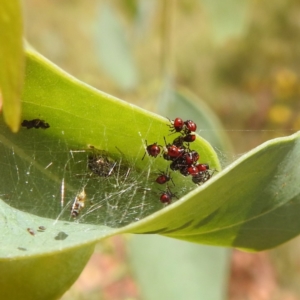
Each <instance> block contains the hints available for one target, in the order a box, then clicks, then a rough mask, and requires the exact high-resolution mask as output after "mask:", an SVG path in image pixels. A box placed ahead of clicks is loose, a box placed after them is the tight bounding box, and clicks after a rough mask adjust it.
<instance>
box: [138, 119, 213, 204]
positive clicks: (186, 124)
mask: <svg viewBox="0 0 300 300" xmlns="http://www.w3.org/2000/svg"><path fill="white" fill-rule="evenodd" d="M170 123H171V124H170V125H168V126H169V127H170V132H171V134H173V133H180V135H179V136H178V137H176V138H175V139H174V140H173V142H172V144H170V143H167V141H166V138H165V137H164V140H165V146H164V147H163V146H161V145H158V143H154V144H151V145H148V144H147V141H146V152H145V154H144V156H143V158H142V159H144V157H145V155H146V153H148V155H149V156H152V157H157V156H158V155H159V154H160V153H161V150H162V149H163V155H162V156H163V158H164V159H165V160H168V161H171V164H170V169H171V170H172V171H178V172H180V173H181V174H182V175H183V176H192V181H193V182H194V183H196V184H199V185H200V184H202V183H204V182H206V181H207V180H208V179H209V178H210V177H211V176H212V172H211V170H210V169H209V165H208V164H203V163H199V162H198V160H199V158H200V155H199V153H198V152H197V151H195V150H191V149H190V143H192V142H194V141H195V140H196V135H195V134H193V132H195V131H196V130H197V125H196V123H195V122H193V121H192V120H187V121H183V120H182V119H181V118H176V119H175V120H172V121H171V120H170ZM169 181H172V183H173V184H174V182H173V180H172V178H171V176H170V173H169V171H168V169H167V171H166V172H160V173H159V176H158V177H157V178H156V182H157V183H159V184H165V183H167V182H169ZM174 185H175V184H174ZM173 197H175V198H177V196H176V195H175V194H173V193H172V192H171V190H170V187H169V186H168V185H167V188H166V191H162V193H161V195H160V201H161V202H162V203H164V204H170V203H171V201H172V198H173Z"/></svg>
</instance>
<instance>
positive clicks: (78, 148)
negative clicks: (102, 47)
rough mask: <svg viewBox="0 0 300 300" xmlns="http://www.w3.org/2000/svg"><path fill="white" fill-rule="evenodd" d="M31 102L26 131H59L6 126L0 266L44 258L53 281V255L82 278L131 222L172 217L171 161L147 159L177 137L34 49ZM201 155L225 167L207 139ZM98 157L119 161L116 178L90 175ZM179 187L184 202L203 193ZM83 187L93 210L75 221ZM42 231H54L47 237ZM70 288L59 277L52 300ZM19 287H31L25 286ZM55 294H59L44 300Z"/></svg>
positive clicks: (0, 141) (0, 137)
mask: <svg viewBox="0 0 300 300" xmlns="http://www.w3.org/2000/svg"><path fill="white" fill-rule="evenodd" d="M22 101H23V102H22V104H23V118H22V119H23V120H26V121H27V124H28V122H29V124H31V123H30V121H31V120H36V119H39V120H40V121H39V122H38V123H36V121H35V123H33V124H34V125H42V124H46V123H47V124H49V126H50V127H49V128H46V127H47V126H44V129H43V128H31V129H27V128H26V127H22V128H21V130H20V132H19V133H18V134H17V135H15V134H12V133H11V132H10V131H9V130H8V129H7V128H6V127H5V126H4V124H3V120H1V119H0V151H1V153H2V156H1V158H0V164H1V168H0V174H1V183H0V197H1V199H2V200H3V201H2V202H0V225H1V228H3V230H2V231H1V238H2V243H3V244H4V245H6V247H2V248H1V253H0V259H1V261H2V262H3V267H7V268H9V265H10V262H11V260H12V259H13V260H25V261H26V260H28V261H31V262H32V263H34V262H35V261H36V259H38V258H40V259H41V261H39V260H37V261H38V263H39V264H40V265H41V269H40V272H41V273H43V272H44V269H46V270H47V274H48V276H49V277H52V278H56V271H55V268H53V269H51V268H48V267H47V263H48V261H49V259H50V257H55V258H56V259H57V262H58V263H59V264H60V265H61V267H62V268H64V270H65V272H68V271H69V272H70V276H71V278H75V277H76V276H75V275H74V272H75V271H74V270H77V271H76V272H77V275H79V272H80V270H81V269H82V267H83V264H84V263H85V261H86V259H87V253H90V252H89V251H91V248H92V247H93V246H94V244H95V243H96V242H97V241H99V240H100V239H102V238H105V237H108V236H111V235H113V234H117V233H120V232H121V231H122V228H126V227H124V226H125V225H126V224H130V223H132V222H136V221H138V220H139V219H142V218H144V217H146V216H148V215H151V214H153V213H155V212H156V211H161V210H168V208H164V206H163V205H162V204H161V203H160V201H159V195H160V193H161V191H160V187H156V186H155V184H154V183H155V176H157V175H155V173H156V172H158V171H159V170H165V169H166V167H167V165H168V163H167V162H165V161H164V160H163V159H162V158H157V159H153V158H151V157H148V156H146V157H145V159H144V160H142V157H143V155H144V153H145V139H147V140H148V142H149V143H153V142H158V143H159V144H163V143H164V140H163V136H165V135H166V138H167V140H168V141H171V140H173V138H174V136H171V137H169V136H168V134H169V128H168V126H167V125H168V124H169V121H168V120H167V119H164V118H162V117H159V116H157V115H154V114H151V113H149V112H146V111H144V110H142V109H140V108H138V107H135V106H133V105H131V104H128V103H126V102H123V101H120V100H118V99H116V98H114V97H112V96H109V95H107V94H105V93H102V92H99V91H97V90H95V89H93V88H91V87H88V86H87V85H85V84H83V83H81V82H79V81H77V80H76V79H74V78H73V77H71V76H69V75H67V74H65V73H64V72H62V71H61V70H60V69H58V68H57V67H55V66H53V65H52V64H51V63H49V62H48V61H47V60H45V59H44V58H42V57H41V56H39V55H38V54H36V53H34V52H31V50H28V52H27V61H26V82H25V88H24V91H23V97H22ZM25 123H26V122H25ZM37 127H39V126H37ZM88 145H93V146H94V147H95V148H97V149H101V150H103V152H100V151H99V152H98V151H96V150H93V149H90V148H88ZM195 149H198V151H201V153H202V154H203V155H202V157H203V159H205V161H208V162H209V163H210V164H211V166H212V167H213V168H218V169H219V162H218V160H217V156H216V154H215V153H214V151H213V149H212V148H211V146H210V145H209V144H208V143H207V142H206V141H204V140H202V139H201V138H200V137H198V138H197V141H196V142H195ZM104 151H106V152H104ZM95 153H97V155H98V153H101V155H104V156H105V157H106V155H107V156H108V158H107V159H109V161H110V162H112V161H114V162H115V163H116V166H115V168H114V169H113V170H112V175H111V176H110V177H106V178H105V177H103V178H102V177H97V176H90V173H91V171H90V170H89V169H88V168H87V161H88V157H89V156H91V155H94V154H95ZM173 180H174V182H175V183H176V186H175V187H174V188H173V189H172V191H174V192H175V193H176V195H177V196H178V197H181V196H183V195H185V194H186V193H188V191H189V190H192V189H194V188H195V185H194V184H193V183H192V182H191V180H190V178H185V177H183V176H181V175H179V174H175V175H174V176H173ZM83 189H84V190H85V192H86V195H87V196H86V198H87V200H86V203H85V207H84V209H82V211H81V212H80V214H79V216H78V218H77V219H73V218H72V217H71V214H70V209H71V207H72V205H73V204H74V200H75V199H76V197H78V195H79V194H80V193H81V192H82V191H83ZM174 200H175V199H174ZM39 226H45V227H46V228H47V229H46V230H45V231H44V232H40V231H38V228H39ZM118 227H121V230H120V229H117V228H118ZM28 228H29V231H31V230H33V231H34V232H35V235H31V234H30V232H29V231H28ZM125 231H126V230H125ZM80 249H81V250H80ZM80 251H82V252H83V253H84V255H82V256H83V257H82V258H80V257H79V256H80V255H81V254H80V253H81V252H80ZM62 252H65V253H66V255H67V256H69V257H70V258H73V257H76V261H77V262H76V264H78V265H76V266H75V267H74V262H72V261H69V260H66V256H65V255H63V254H62ZM60 253H61V254H62V255H59V254H60ZM43 258H44V261H42V260H43ZM26 266H27V267H26ZM30 270H31V269H30V263H28V264H25V265H24V266H23V268H22V269H20V270H19V271H18V272H16V273H14V272H13V273H12V274H11V276H8V277H7V278H6V281H4V279H3V280H2V282H4V283H3V287H2V286H1V290H2V292H3V294H4V295H9V293H10V292H11V291H10V289H11V288H10V286H7V285H6V283H7V281H9V280H11V281H12V282H13V281H16V280H17V281H18V282H20V283H21V278H24V277H26V274H27V273H29V272H30ZM76 272H75V273H76ZM36 277H37V278H32V279H30V280H28V281H26V282H24V285H26V287H24V289H25V288H26V289H28V290H30V289H34V288H35V289H36V293H43V289H44V285H45V281H44V279H43V276H42V275H41V276H40V277H39V276H38V274H36ZM37 279H40V281H39V282H37ZM70 281H71V279H66V281H63V282H62V281H56V280H54V282H53V285H52V286H51V293H50V292H49V294H47V295H54V294H55V295H59V294H60V293H61V291H62V290H66V289H67V288H68V287H69V284H70ZM0 283H1V282H0ZM56 285H57V287H56V288H55V286H56ZM19 287H20V290H22V288H23V286H22V285H19ZM49 289H50V287H49ZM45 293H46V292H45ZM28 297H30V293H29V295H28ZM47 297H52V296H45V297H43V298H45V299H46V298H47ZM16 298H17V297H16ZM23 299H26V298H25V296H24V298H23Z"/></svg>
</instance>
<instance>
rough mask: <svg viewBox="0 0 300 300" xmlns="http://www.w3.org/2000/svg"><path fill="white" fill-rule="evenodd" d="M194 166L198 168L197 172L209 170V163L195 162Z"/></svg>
mask: <svg viewBox="0 0 300 300" xmlns="http://www.w3.org/2000/svg"><path fill="white" fill-rule="evenodd" d="M195 167H196V168H197V169H198V171H199V172H203V171H207V170H209V165H208V164H196V165H195Z"/></svg>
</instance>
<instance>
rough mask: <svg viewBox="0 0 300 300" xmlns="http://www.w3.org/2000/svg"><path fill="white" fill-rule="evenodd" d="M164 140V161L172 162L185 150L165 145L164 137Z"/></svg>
mask: <svg viewBox="0 0 300 300" xmlns="http://www.w3.org/2000/svg"><path fill="white" fill-rule="evenodd" d="M164 140H165V144H166V147H165V151H164V159H166V160H174V159H177V158H179V157H181V156H182V155H183V154H184V152H185V148H184V147H177V146H175V145H171V144H167V141H166V138H165V137H164Z"/></svg>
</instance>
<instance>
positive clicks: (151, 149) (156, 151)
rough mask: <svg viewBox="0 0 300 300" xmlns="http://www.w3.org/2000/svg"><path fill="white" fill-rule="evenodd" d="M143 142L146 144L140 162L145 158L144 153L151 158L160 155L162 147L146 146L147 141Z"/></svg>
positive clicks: (155, 144) (155, 145)
mask: <svg viewBox="0 0 300 300" xmlns="http://www.w3.org/2000/svg"><path fill="white" fill-rule="evenodd" d="M145 142H146V151H145V154H144V156H143V158H142V160H143V159H144V158H145V155H146V153H148V155H149V156H152V157H156V156H158V155H159V153H160V148H161V147H162V146H160V145H158V144H157V143H154V144H151V145H148V144H147V141H145Z"/></svg>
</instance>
